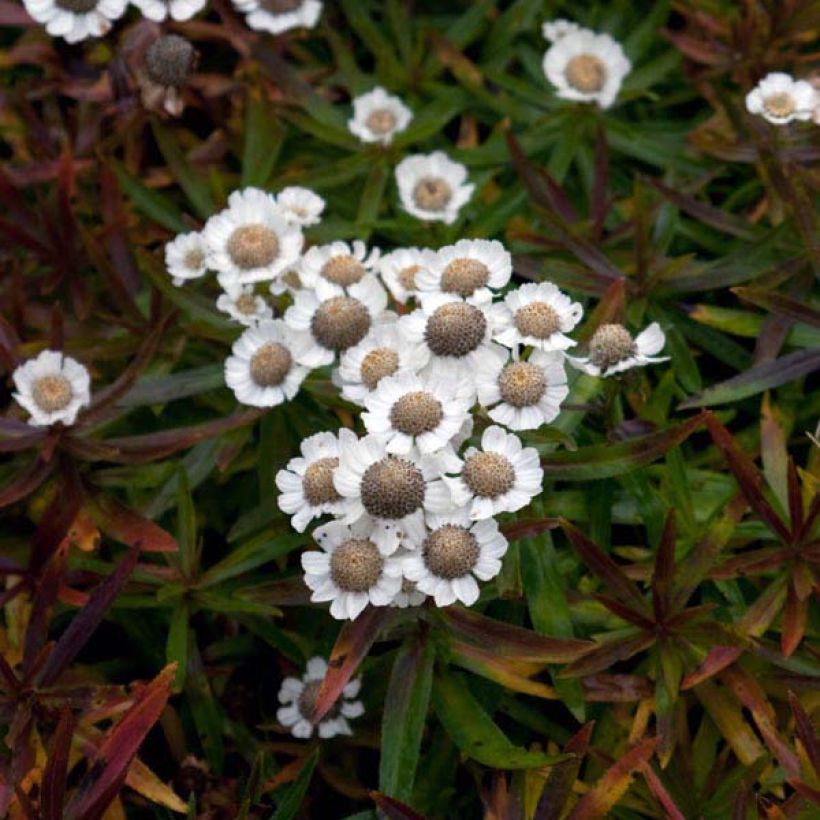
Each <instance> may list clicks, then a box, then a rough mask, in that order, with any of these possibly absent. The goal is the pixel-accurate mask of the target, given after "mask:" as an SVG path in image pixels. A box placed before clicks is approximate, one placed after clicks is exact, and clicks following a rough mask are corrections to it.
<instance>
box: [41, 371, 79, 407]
mask: <svg viewBox="0 0 820 820" xmlns="http://www.w3.org/2000/svg"><path fill="white" fill-rule="evenodd" d="M31 395H32V396H33V397H34V401H35V402H36V403H37V406H38V407H39V408H40V409H41V410H43V411H44V412H46V413H54V412H55V411H57V410H62V409H63V408H64V407H66V406H67V405H68V404H69V402H70V401H71V398H72V396H73V395H74V393H73V391H72V389H71V382H70V381H69V380H68V379H67V378H66V377H65V376H63V375H61V374H57V373H54V374H49V375H48V376H41V377H40V378H39V379H37V380H36V381H35V382H34V383H33V384H32V386H31Z"/></svg>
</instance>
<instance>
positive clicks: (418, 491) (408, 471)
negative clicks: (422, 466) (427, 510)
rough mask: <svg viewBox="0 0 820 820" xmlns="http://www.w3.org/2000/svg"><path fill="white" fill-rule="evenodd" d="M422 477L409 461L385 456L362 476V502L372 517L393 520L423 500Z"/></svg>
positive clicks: (411, 509)
mask: <svg viewBox="0 0 820 820" xmlns="http://www.w3.org/2000/svg"><path fill="white" fill-rule="evenodd" d="M424 490H425V486H424V476H423V475H422V473H421V470H419V468H418V467H416V465H415V464H413V462H412V461H407V460H406V459H403V458H399V457H398V456H385V457H384V458H383V459H382V460H381V461H377V462H376V463H375V464H371V465H370V467H368V468H367V470H365V473H364V475H363V476H362V487H361V494H362V504H363V505H364V508H365V510H367V512H368V513H370V515H372V516H373V517H374V518H388V519H397V518H404V517H405V516H406V515H410V514H411V513H414V512H415V511H416V510H418V509H420V508H421V506H422V504H423V503H424Z"/></svg>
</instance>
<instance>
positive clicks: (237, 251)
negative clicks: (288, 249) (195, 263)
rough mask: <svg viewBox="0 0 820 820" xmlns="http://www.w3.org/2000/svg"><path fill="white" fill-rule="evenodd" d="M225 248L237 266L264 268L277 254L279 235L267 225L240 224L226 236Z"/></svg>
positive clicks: (243, 268) (248, 268) (250, 268)
mask: <svg viewBox="0 0 820 820" xmlns="http://www.w3.org/2000/svg"><path fill="white" fill-rule="evenodd" d="M226 249H227V251H228V256H230V257H231V260H232V261H233V263H234V264H235V265H236V266H237V267H238V268H241V269H242V270H253V269H254V268H264V267H266V266H267V265H270V263H271V262H273V260H274V259H276V257H277V256H278V255H279V237H278V236H277V235H276V231H273V230H271V229H270V228H269V227H267V225H258V224H253V225H241V226H240V227H238V228H237V229H236V230H235V231H234V232H233V233H232V234H231V235H230V237H229V238H228V242H227V245H226Z"/></svg>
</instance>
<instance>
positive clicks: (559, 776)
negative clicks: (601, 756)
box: [533, 721, 595, 820]
mask: <svg viewBox="0 0 820 820" xmlns="http://www.w3.org/2000/svg"><path fill="white" fill-rule="evenodd" d="M594 728H595V721H591V722H590V723H587V724H586V725H584V726H583V727H581V729H580V730H579V731H578V733H577V734H575V735H573V736H572V737H571V738H570V739H569V740H568V741H567V744H566V746H564V751H565V752H567V753H570V754H573V755H575V757H574V758H572V759H570V760H564V761H562V762H561V763H556V764H555V765H554V766H553V767H552V768H551V769H550V773H549V777H547V779H546V781H545V783H544V788H543V791H542V792H541V797H540V798H539V799H538V805H537V807H536V809H535V814H534V815H533V820H560V818H561V816H562V815H563V813H564V807H565V806H566V804H567V801H568V800H569V798H570V795H571V794H572V787H573V786H574V785H575V781H576V780H577V778H578V773H579V772H580V771H581V764H582V763H583V762H584V757H586V753H587V750H588V749H589V741H590V738H591V737H592V730H593V729H594Z"/></svg>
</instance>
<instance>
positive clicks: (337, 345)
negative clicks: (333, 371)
mask: <svg viewBox="0 0 820 820" xmlns="http://www.w3.org/2000/svg"><path fill="white" fill-rule="evenodd" d="M310 330H311V332H312V333H313V338H314V339H316V341H317V342H319V344H320V345H322V347H324V348H326V349H327V350H334V351H340V350H347V349H348V348H349V347H353V345H357V344H358V343H359V342H360V341H361V340H362V339H364V337H365V336H366V335H367V331H368V330H370V314H369V313H368V311H367V308H366V307H365V306H364V305H363V304H362V303H361V302H360V301H359V300H358V299H354V298H353V297H352V296H334V297H333V298H332V299H326V300H325V301H324V302H322V304H321V305H319V307H318V309H317V310H316V313H314V314H313V319H312V320H311V322H310Z"/></svg>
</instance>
